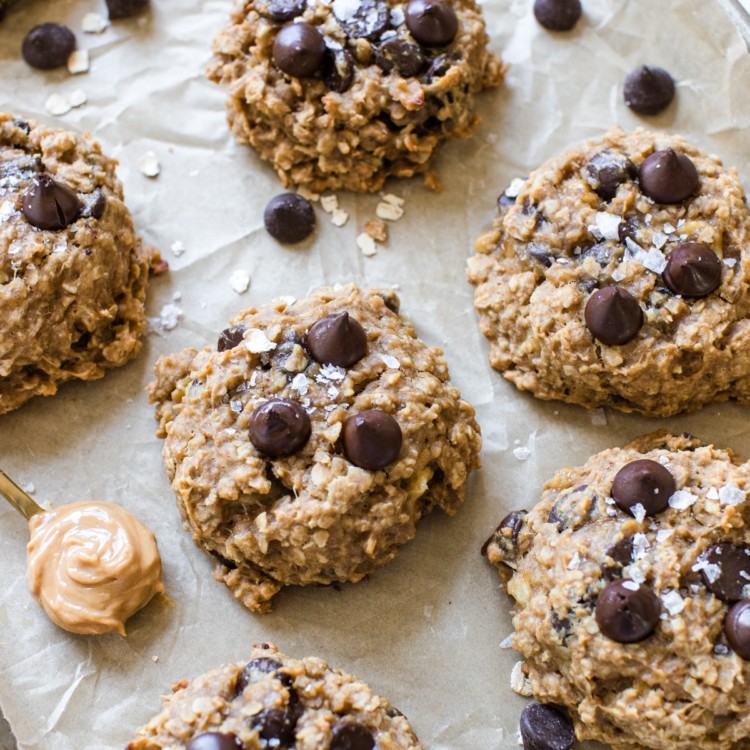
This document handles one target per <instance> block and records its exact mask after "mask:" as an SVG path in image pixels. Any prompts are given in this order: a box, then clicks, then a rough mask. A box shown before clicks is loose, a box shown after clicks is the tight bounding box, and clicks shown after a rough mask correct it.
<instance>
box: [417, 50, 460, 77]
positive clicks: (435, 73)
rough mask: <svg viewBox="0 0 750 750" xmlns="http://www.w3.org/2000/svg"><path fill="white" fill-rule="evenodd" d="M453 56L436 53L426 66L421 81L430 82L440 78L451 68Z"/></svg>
mask: <svg viewBox="0 0 750 750" xmlns="http://www.w3.org/2000/svg"><path fill="white" fill-rule="evenodd" d="M452 64H453V57H452V56H451V55H438V56H437V57H436V58H435V59H434V60H433V61H432V62H431V63H430V67H429V68H427V72H426V73H425V74H424V75H423V76H422V78H421V79H420V80H421V81H422V83H427V84H429V83H432V82H433V81H434V80H436V79H438V78H442V77H443V76H444V75H445V74H446V73H447V72H448V71H449V70H450V68H451V65H452Z"/></svg>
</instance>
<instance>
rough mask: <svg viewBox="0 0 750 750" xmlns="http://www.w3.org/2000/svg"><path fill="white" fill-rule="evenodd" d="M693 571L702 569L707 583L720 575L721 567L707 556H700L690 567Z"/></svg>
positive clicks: (696, 571)
mask: <svg viewBox="0 0 750 750" xmlns="http://www.w3.org/2000/svg"><path fill="white" fill-rule="evenodd" d="M690 570H692V571H693V572H695V573H698V572H699V571H703V574H704V575H705V576H706V579H707V580H708V582H709V583H713V582H714V581H715V580H716V579H717V578H718V577H719V576H720V575H721V567H720V566H719V565H718V564H717V563H711V562H709V561H708V559H707V558H705V557H703V556H701V557H699V558H698V561H697V562H696V563H695V565H693V567H692V568H690Z"/></svg>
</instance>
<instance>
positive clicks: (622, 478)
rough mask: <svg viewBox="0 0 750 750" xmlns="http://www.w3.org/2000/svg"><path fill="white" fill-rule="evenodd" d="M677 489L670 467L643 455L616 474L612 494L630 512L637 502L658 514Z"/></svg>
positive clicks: (647, 510)
mask: <svg viewBox="0 0 750 750" xmlns="http://www.w3.org/2000/svg"><path fill="white" fill-rule="evenodd" d="M676 489H677V487H676V485H675V481H674V477H673V476H672V474H671V473H670V471H669V469H667V468H666V467H664V466H662V465H661V464H660V463H659V462H658V461H651V460H650V459H648V458H640V459H638V460H637V461H631V462H630V463H629V464H625V466H623V467H622V468H621V469H620V470H619V471H618V472H617V474H615V479H614V481H613V482H612V497H613V498H614V501H615V502H616V503H617V507H618V508H620V509H621V510H624V511H625V512H626V513H630V514H631V515H632V513H633V506H634V505H638V504H640V505H641V506H643V509H644V510H645V511H646V515H647V516H655V515H656V514H657V513H661V512H662V511H663V510H664V509H665V508H666V507H667V505H668V504H669V498H670V497H672V495H674V493H675V490H676Z"/></svg>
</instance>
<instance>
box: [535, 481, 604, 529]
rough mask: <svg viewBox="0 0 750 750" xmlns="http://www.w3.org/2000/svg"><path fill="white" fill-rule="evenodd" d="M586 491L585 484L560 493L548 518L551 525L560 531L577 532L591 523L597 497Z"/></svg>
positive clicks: (596, 505)
mask: <svg viewBox="0 0 750 750" xmlns="http://www.w3.org/2000/svg"><path fill="white" fill-rule="evenodd" d="M586 489H587V487H586V485H585V484H583V485H581V486H580V487H576V488H575V489H571V490H565V491H564V492H561V493H560V496H559V497H558V498H557V500H556V501H555V504H554V505H553V506H552V510H550V512H549V516H548V517H547V521H548V522H549V523H554V524H556V525H557V530H558V531H564V530H565V529H571V530H572V531H576V530H577V529H580V528H581V527H582V526H585V525H586V524H587V523H589V522H590V521H591V518H592V516H593V514H594V513H595V511H596V510H597V507H598V503H597V498H596V496H595V495H593V494H592V493H591V492H587V491H586Z"/></svg>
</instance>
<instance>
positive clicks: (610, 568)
mask: <svg viewBox="0 0 750 750" xmlns="http://www.w3.org/2000/svg"><path fill="white" fill-rule="evenodd" d="M605 556H606V557H609V558H611V560H612V563H611V564H610V563H608V562H605V563H603V564H602V573H603V575H604V577H605V578H607V579H609V580H610V581H612V580H614V579H615V578H620V577H621V576H622V569H623V568H626V567H627V566H628V565H630V563H632V562H633V537H632V536H626V537H625V538H624V539H620V541H619V542H617V543H616V544H613V545H612V546H611V547H610V548H609V549H608V550H607V551H606V553H605Z"/></svg>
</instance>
